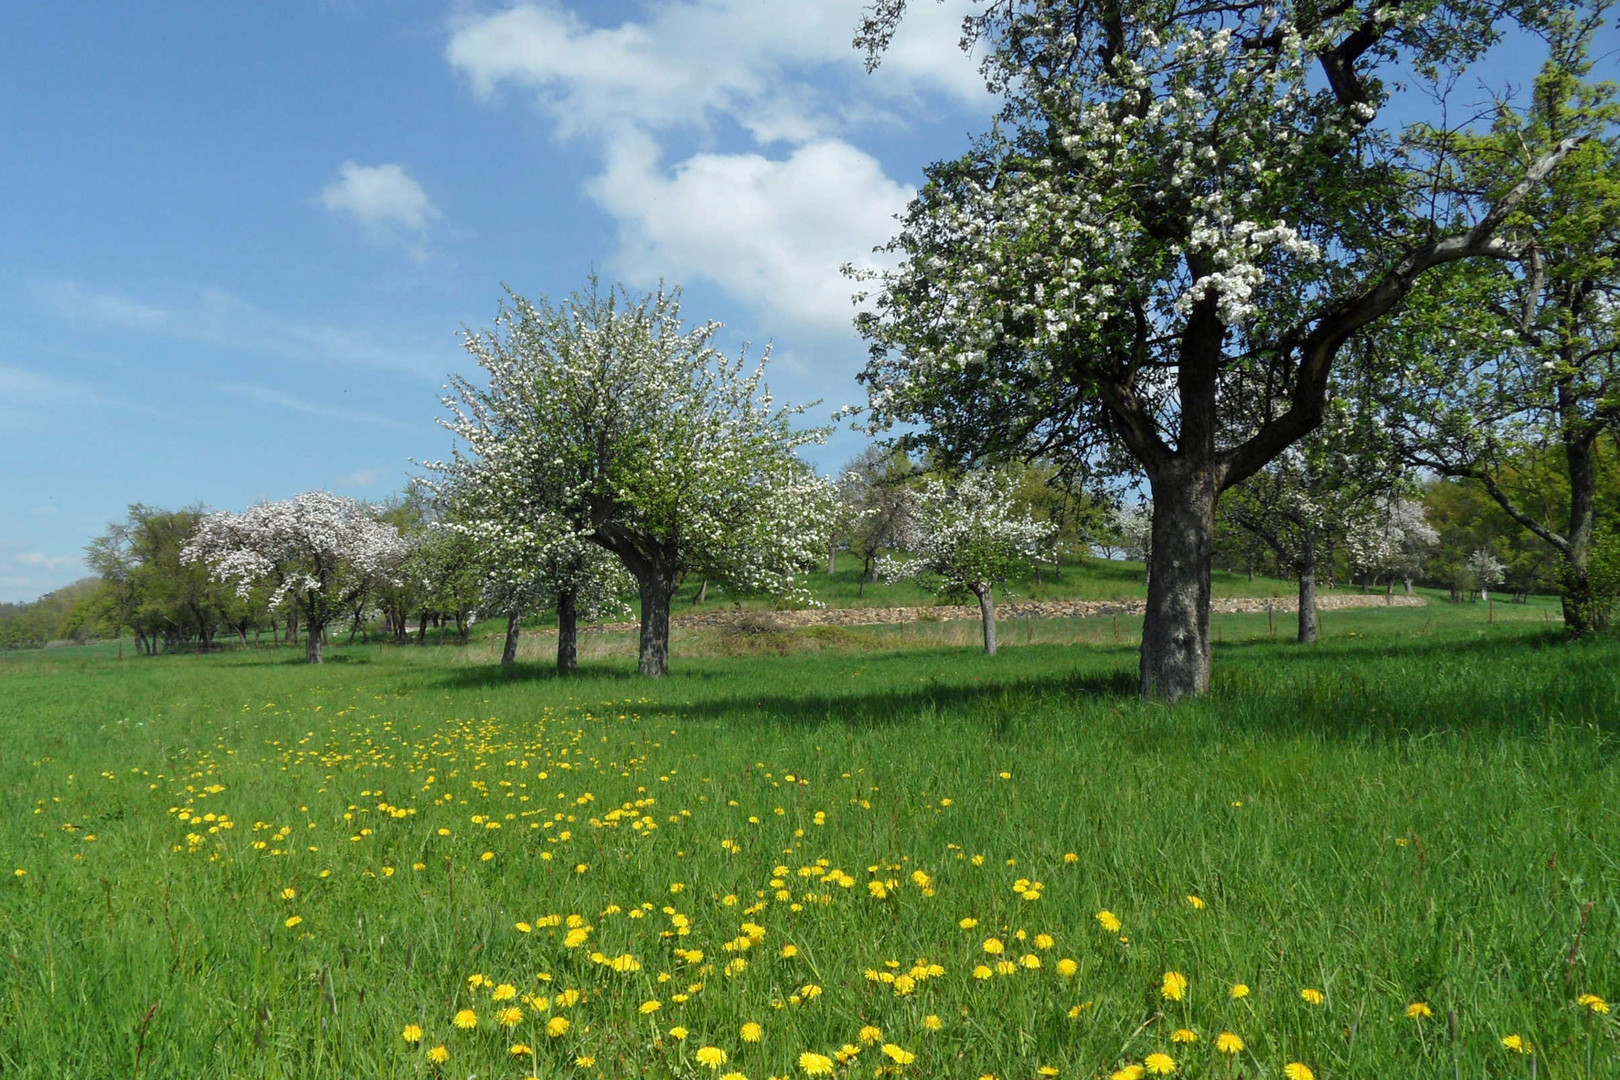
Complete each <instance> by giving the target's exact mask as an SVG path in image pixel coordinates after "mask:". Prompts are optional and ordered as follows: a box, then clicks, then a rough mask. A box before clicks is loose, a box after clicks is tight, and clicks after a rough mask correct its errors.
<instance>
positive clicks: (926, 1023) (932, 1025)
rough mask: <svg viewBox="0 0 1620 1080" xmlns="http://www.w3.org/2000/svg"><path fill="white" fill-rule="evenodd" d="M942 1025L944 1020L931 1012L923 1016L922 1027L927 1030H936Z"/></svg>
mask: <svg viewBox="0 0 1620 1080" xmlns="http://www.w3.org/2000/svg"><path fill="white" fill-rule="evenodd" d="M944 1026H945V1022H944V1021H943V1020H941V1019H940V1018H939V1017H937V1016H935V1015H933V1014H932V1013H929V1014H928V1015H927V1016H925V1017H923V1027H925V1028H927V1029H928V1030H929V1031H938V1030H939V1029H940V1028H942V1027H944Z"/></svg>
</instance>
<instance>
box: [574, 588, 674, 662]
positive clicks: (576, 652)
mask: <svg viewBox="0 0 1620 1080" xmlns="http://www.w3.org/2000/svg"><path fill="white" fill-rule="evenodd" d="M665 622H666V625H667V623H668V618H667V615H666V619H665ZM664 655H665V661H664V672H665V673H666V674H667V673H668V671H669V660H668V656H669V647H668V645H667V644H666V645H665V647H664ZM577 667H579V596H578V594H577V593H576V592H575V591H574V590H573V589H564V590H563V591H562V592H560V593H558V594H557V671H558V672H559V673H560V674H563V675H566V674H568V673H569V672H570V671H573V670H574V669H575V668H577Z"/></svg>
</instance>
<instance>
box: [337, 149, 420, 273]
mask: <svg viewBox="0 0 1620 1080" xmlns="http://www.w3.org/2000/svg"><path fill="white" fill-rule="evenodd" d="M321 205H322V206H324V207H326V209H327V210H329V211H331V212H332V213H334V214H340V215H344V216H346V217H349V218H351V219H353V220H354V221H355V222H356V223H357V224H359V226H360V227H361V228H362V229H363V230H364V231H365V233H366V235H367V237H369V238H370V239H371V240H372V241H373V242H376V243H395V242H403V243H405V244H406V246H408V247H411V248H412V250H413V254H416V255H418V257H421V256H422V255H423V254H425V249H424V248H423V246H422V245H423V241H424V240H425V238H426V236H427V231H428V227H429V226H430V225H432V224H433V222H434V221H435V220H437V219H438V218H439V217H441V216H442V215H441V214H440V213H439V208H438V207H437V206H434V205H433V200H432V199H430V198H428V194H427V192H426V191H424V190H423V189H422V185H421V184H419V183H417V182H416V181H415V180H414V179H412V178H411V175H410V174H409V173H407V172H406V171H405V166H403V165H358V164H356V163H355V162H352V161H345V162H344V163H343V167H342V168H341V169H339V170H338V178H337V179H336V180H334V181H332V182H331V183H330V184H328V185H326V187H325V188H323V189H322V190H321Z"/></svg>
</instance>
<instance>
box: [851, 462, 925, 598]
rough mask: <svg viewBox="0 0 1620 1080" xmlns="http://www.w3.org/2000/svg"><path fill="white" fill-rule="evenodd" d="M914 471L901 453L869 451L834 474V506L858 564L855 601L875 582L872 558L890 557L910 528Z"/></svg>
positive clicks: (874, 566)
mask: <svg viewBox="0 0 1620 1080" xmlns="http://www.w3.org/2000/svg"><path fill="white" fill-rule="evenodd" d="M914 478H915V470H914V469H913V468H912V465H911V458H910V457H909V456H908V455H907V454H906V452H905V451H904V450H900V449H897V448H895V447H892V446H884V445H873V446H869V447H867V448H866V449H865V450H863V451H862V452H861V453H860V454H859V455H858V456H857V457H856V458H855V460H854V461H851V462H850V463H849V464H848V465H845V466H844V469H843V471H842V472H841V473H839V474H838V482H837V492H838V501H839V505H840V508H841V511H842V517H843V521H844V530H845V536H846V537H847V543H848V544H849V547H850V550H852V551H853V552H854V553H855V555H856V557H857V558H859V559H860V560H861V581H860V585H859V586H858V587H857V589H856V595H857V596H864V595H865V594H866V583H867V582H868V581H876V580H877V561H878V557H879V556H881V555H882V554H883V553H884V552H888V551H893V550H894V549H895V548H896V547H897V546H898V544H899V543H900V541H901V537H902V536H904V535H905V534H906V533H907V531H908V530H909V528H910V515H911V510H912V504H913V499H912V484H913V481H914Z"/></svg>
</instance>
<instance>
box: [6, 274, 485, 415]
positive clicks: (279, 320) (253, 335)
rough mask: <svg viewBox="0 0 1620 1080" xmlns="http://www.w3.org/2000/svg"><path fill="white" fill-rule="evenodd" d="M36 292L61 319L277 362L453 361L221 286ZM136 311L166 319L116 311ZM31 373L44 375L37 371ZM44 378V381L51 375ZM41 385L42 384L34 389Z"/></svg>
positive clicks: (439, 364)
mask: <svg viewBox="0 0 1620 1080" xmlns="http://www.w3.org/2000/svg"><path fill="white" fill-rule="evenodd" d="M42 292H43V294H44V296H45V297H46V298H47V299H48V300H49V301H50V302H51V303H53V305H54V306H55V307H56V308H57V309H58V310H59V311H60V312H61V314H62V315H63V316H64V317H74V318H83V317H85V316H86V315H87V314H88V315H89V317H91V318H94V319H97V320H98V321H103V322H110V323H113V324H114V325H118V326H127V327H129V328H130V329H136V330H144V331H148V332H150V333H154V334H159V335H161V336H163V337H170V338H174V339H176V340H180V341H194V342H201V343H203V344H206V345H213V346H218V347H220V348H225V349H237V350H241V351H244V352H250V353H255V354H258V355H262V356H268V357H272V358H275V359H278V360H293V361H299V362H303V363H313V364H321V365H325V364H329V363H337V364H345V365H357V366H362V367H374V368H381V369H385V370H392V371H403V372H408V373H410V374H413V375H421V376H427V377H430V378H434V379H437V378H439V377H441V376H442V375H443V374H444V372H445V371H447V370H449V369H450V367H452V366H453V361H454V360H455V359H456V353H455V350H454V349H452V348H446V349H445V350H444V351H443V352H442V354H441V353H439V352H423V351H419V350H413V349H409V348H397V347H394V346H391V345H387V344H383V343H381V342H378V341H375V340H373V339H372V338H370V337H367V336H366V335H364V334H361V333H357V332H356V331H354V330H351V329H348V328H346V327H342V326H336V325H332V324H330V323H323V322H315V321H310V320H303V319H292V318H287V317H285V316H281V315H277V314H275V313H274V312H271V311H267V310H265V309H264V308H262V307H260V306H259V305H257V304H255V303H253V302H252V301H250V300H247V299H245V298H243V297H241V296H238V295H237V294H235V293H232V292H229V291H227V290H225V289H217V288H200V289H195V290H190V291H189V292H187V293H176V294H173V295H171V296H169V297H168V303H167V304H166V306H165V307H163V308H157V307H154V306H153V305H151V304H148V303H145V302H143V301H140V300H135V299H132V298H130V297H128V296H126V295H124V294H123V293H121V292H119V291H118V290H116V289H111V288H106V287H102V286H96V285H88V284H85V283H83V282H76V281H65V282H54V283H50V284H47V285H45V286H43V287H42ZM140 309H148V310H153V311H157V310H162V311H164V312H165V317H164V318H163V319H161V320H146V321H140V322H130V321H129V320H127V319H122V318H119V317H118V315H117V314H116V313H118V312H121V311H127V310H140ZM6 370H11V371H14V372H15V371H16V369H5V368H4V367H3V366H0V391H3V390H5V389H7V386H8V384H7V381H6V378H7V376H6V374H5V372H6ZM26 374H27V373H20V375H26ZM35 378H36V379H43V377H42V376H36V377H35ZM44 382H45V383H50V382H52V380H44ZM45 390H46V387H45V386H44V385H43V384H42V385H41V388H40V389H39V390H37V391H36V393H43V392H45ZM54 392H56V393H58V394H63V393H81V394H82V393H85V392H87V390H86V388H83V387H78V386H74V385H72V384H57V386H56V389H55V391H54Z"/></svg>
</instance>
